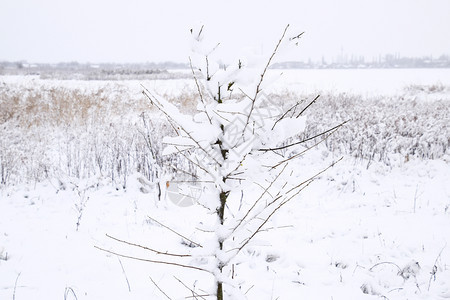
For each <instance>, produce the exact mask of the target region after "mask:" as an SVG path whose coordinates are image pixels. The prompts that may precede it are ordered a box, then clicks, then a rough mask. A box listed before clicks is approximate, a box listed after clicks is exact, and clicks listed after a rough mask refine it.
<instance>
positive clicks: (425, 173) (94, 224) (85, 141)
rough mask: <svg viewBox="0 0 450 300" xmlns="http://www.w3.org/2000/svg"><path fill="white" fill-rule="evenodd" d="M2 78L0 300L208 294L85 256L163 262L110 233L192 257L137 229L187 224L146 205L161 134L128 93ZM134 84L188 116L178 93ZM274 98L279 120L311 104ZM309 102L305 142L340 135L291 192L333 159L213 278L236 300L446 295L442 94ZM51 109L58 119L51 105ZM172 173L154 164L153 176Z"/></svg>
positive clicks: (153, 272) (169, 274)
mask: <svg viewBox="0 0 450 300" xmlns="http://www.w3.org/2000/svg"><path fill="white" fill-rule="evenodd" d="M1 81H2V82H3V85H2V88H1V90H0V94H1V95H2V97H1V98H0V99H1V101H2V103H1V105H2V106H1V107H2V110H1V116H2V124H1V125H2V127H3V128H2V133H1V140H0V143H1V144H0V146H1V147H0V151H1V152H0V153H1V155H0V159H1V164H0V165H1V168H2V172H3V173H2V176H4V177H2V178H4V182H2V184H1V189H0V193H1V194H0V196H1V197H0V299H12V298H13V297H15V299H58V298H60V299H142V298H151V299H165V298H166V297H165V296H164V295H163V294H162V292H161V291H159V289H158V288H157V287H156V286H155V285H154V284H153V283H152V281H151V279H152V280H154V281H155V282H156V283H157V285H158V287H159V288H161V289H162V290H163V291H164V292H166V293H167V294H168V295H169V296H170V297H171V298H172V299H184V298H185V297H189V296H192V295H193V293H192V291H190V290H189V289H187V288H186V287H184V286H183V284H182V283H180V282H179V281H178V280H177V279H176V278H178V279H180V280H181V281H182V282H183V283H184V284H186V285H187V286H188V287H189V288H190V289H192V290H194V291H195V293H198V294H200V295H207V294H212V293H213V292H214V291H213V290H211V288H212V287H213V277H212V276H211V275H210V274H208V273H205V272H202V271H197V270H191V269H186V268H177V267H172V266H168V265H164V264H155V263H149V262H143V261H136V260H132V259H127V258H125V257H120V256H118V255H115V254H111V253H108V252H105V251H102V250H100V249H98V248H95V247H99V248H102V249H104V250H108V251H113V252H115V253H119V254H123V255H127V256H135V257H140V258H144V259H150V260H163V259H164V256H162V255H161V254H155V253H153V252H151V251H148V250H144V249H140V248H138V247H135V246H132V245H127V244H125V243H121V242H118V241H115V240H113V239H111V238H108V237H107V236H106V234H109V235H111V236H113V237H116V238H119V239H123V240H125V241H128V242H132V243H139V244H141V245H144V246H147V247H150V248H154V249H158V250H161V251H166V250H168V251H171V252H175V253H186V252H189V251H198V249H194V250H191V248H190V247H188V246H187V245H186V243H185V242H183V239H182V238H181V237H180V236H178V235H176V234H173V233H172V232H170V231H168V230H167V229H165V228H164V227H162V226H161V225H160V224H157V223H156V222H154V221H152V220H151V219H150V218H149V217H151V218H154V219H155V220H159V221H161V222H163V223H164V224H170V225H171V227H172V228H174V229H175V230H176V231H177V232H179V233H186V234H189V233H192V232H193V231H194V230H193V229H194V228H195V227H197V226H198V222H199V220H198V219H197V216H198V215H199V213H200V212H199V211H197V210H198V209H199V208H196V207H184V208H181V207H178V206H175V205H173V203H172V202H171V201H170V200H169V199H167V197H164V195H165V192H164V190H163V199H162V200H160V201H158V200H157V195H156V189H155V184H154V182H152V181H153V180H155V178H156V176H157V171H156V169H157V168H155V167H154V166H153V165H152V164H154V163H157V162H155V161H154V160H152V158H151V157H150V154H149V148H148V147H147V146H146V142H145V140H144V139H143V138H142V137H143V134H142V133H144V134H146V133H149V134H150V136H151V137H152V142H154V149H155V150H158V149H160V148H161V144H160V142H158V140H159V139H160V138H161V136H164V135H169V134H171V129H170V126H167V124H165V123H164V122H162V121H161V118H160V117H159V116H157V115H156V114H155V112H154V111H153V110H152V109H151V108H150V109H149V105H148V102H146V101H145V99H143V98H142V97H141V95H140V92H139V89H140V87H139V83H138V82H116V83H110V82H84V81H53V82H52V81H44V80H39V79H36V78H35V79H31V80H30V79H29V78H28V77H25V78H16V77H14V78H13V77H2V79H1ZM144 85H145V86H147V85H150V86H148V87H149V88H154V89H156V90H157V91H158V88H159V89H160V90H159V91H158V92H160V93H161V94H165V95H166V96H168V97H169V98H171V99H172V101H173V102H174V103H175V104H176V105H178V106H180V107H181V108H183V109H185V110H191V109H192V107H191V106H190V103H189V99H191V97H192V96H191V95H192V94H191V92H189V91H190V89H191V88H192V87H193V85H192V82H186V81H182V80H176V81H160V82H156V81H155V82H153V81H152V82H147V83H144ZM156 87H158V88H156ZM289 87H290V86H289V85H285V86H284V88H283V90H284V91H283V92H280V91H276V90H273V91H272V94H271V93H269V95H271V96H273V97H276V96H277V95H278V97H279V99H280V101H282V100H283V102H282V103H281V105H283V107H284V108H288V107H290V105H291V104H292V103H295V101H297V100H298V99H304V100H305V103H307V102H308V101H309V100H310V99H311V94H298V93H297V92H296V91H295V90H294V89H292V90H289ZM24 90H25V91H26V92H24ZM180 91H181V93H180ZM273 93H274V94H273ZM280 93H281V95H280ZM321 94H322V96H321V98H320V99H319V101H318V102H317V103H316V104H314V105H313V106H312V107H311V111H310V112H309V116H308V117H309V120H308V122H309V123H308V125H307V126H309V127H308V129H307V130H309V131H310V132H315V131H320V130H323V128H325V127H327V126H328V125H335V124H337V123H339V122H342V121H344V120H346V119H347V118H349V119H352V122H351V123H350V124H349V125H347V126H345V127H344V128H342V129H341V130H340V131H338V132H337V133H336V134H335V135H333V136H331V137H330V138H329V139H328V140H327V141H326V142H324V143H322V144H320V145H319V147H318V148H317V149H315V150H312V151H310V152H308V153H307V154H306V155H305V156H304V157H303V158H302V159H300V160H298V161H297V164H298V165H296V167H298V168H297V173H296V174H295V176H296V178H298V180H299V182H301V181H302V179H305V178H307V177H308V173H311V174H313V173H314V172H315V171H318V170H320V169H322V168H323V167H326V166H327V165H328V164H329V163H330V162H332V161H334V160H336V159H337V158H339V157H341V156H343V157H344V159H343V160H342V161H341V162H340V163H338V164H337V165H336V166H335V167H333V168H331V169H330V170H329V171H327V172H326V173H324V174H322V175H321V176H320V177H319V178H318V179H317V180H316V181H314V182H313V184H311V185H310V186H309V187H308V188H307V189H305V190H304V191H303V192H302V193H301V194H300V196H299V197H298V199H296V200H295V201H292V202H291V203H289V204H288V205H287V206H285V207H284V208H283V210H281V211H280V214H278V215H275V217H274V219H273V220H272V221H271V222H270V224H268V225H267V226H266V228H267V230H266V231H264V232H262V233H260V234H258V236H257V238H256V239H255V241H254V242H253V243H252V245H251V246H250V247H249V249H248V251H247V252H246V253H245V255H244V259H242V261H241V262H239V263H236V265H235V266H234V270H231V269H230V270H228V272H229V273H230V275H231V273H233V274H234V277H235V278H237V279H241V280H242V281H241V286H240V290H241V291H242V292H243V293H244V294H245V295H246V296H247V298H248V299H276V298H277V297H279V298H280V299H380V298H383V297H384V298H388V299H446V298H450V281H449V279H448V278H450V269H449V266H450V248H449V246H447V242H448V237H449V236H450V226H449V225H450V189H449V187H448V182H450V172H449V165H448V164H449V156H448V149H449V136H450V134H449V129H448V126H449V125H448V124H449V122H448V118H449V109H448V107H449V106H448V105H447V104H448V101H449V93H448V88H446V87H445V86H444V87H443V88H442V89H437V91H435V89H432V88H431V86H425V87H419V86H413V87H410V88H409V90H404V91H403V92H402V94H400V95H399V94H395V95H389V96H387V97H383V96H380V95H378V96H370V97H365V96H361V95H359V96H358V94H353V93H336V92H330V91H328V92H324V93H321ZM11 95H12V96H11ZM23 95H25V96H23ZM96 98H100V99H102V100H101V101H100V103H98V101H96V100H95V99H96ZM180 98H181V101H180ZM11 99H16V102H6V101H9V100H11ZM33 99H34V100H33ZM64 99H66V100H65V101H66V104H65V105H66V107H68V108H67V109H65V110H64V109H53V108H52V105H54V104H56V103H61V101H62V100H64ZM80 99H81V100H83V99H84V100H83V101H81V100H80ZM124 99H126V100H124ZM30 100H33V101H34V102H33V101H32V103H34V105H32V106H30V105H28V104H29V103H30V102H29V101H30ZM74 101H75V104H76V105H73V104H74V103H73V102H74ZM76 101H80V102H76ZM320 101H322V102H320ZM392 101H394V103H393V102H392ZM12 103H15V104H14V105H15V106H10V105H12ZM4 104H7V105H8V107H7V109H4V107H5V106H4ZM47 104H48V105H49V107H47V108H45V109H43V107H45V105H47ZM143 111H145V112H146V115H144V117H146V118H147V119H146V120H147V122H148V124H149V125H148V126H147V127H146V126H145V125H143V124H142V120H141V119H142V117H141V116H140V114H141V113H142V112H143ZM61 112H63V114H61ZM182 164H186V162H183V161H174V160H170V158H169V159H168V160H166V161H164V162H162V165H163V166H164V167H165V168H166V170H173V169H171V168H170V167H169V165H170V166H177V165H182ZM137 171H138V172H137ZM5 174H6V175H7V176H5ZM174 176H175V177H177V176H181V174H177V173H174ZM245 196H246V197H250V198H251V197H252V195H251V194H248V195H245ZM207 234H208V233H202V232H200V231H195V234H193V235H190V236H188V238H190V239H192V240H196V239H197V238H198V239H200V238H201V237H202V236H203V235H207ZM173 245H177V246H176V247H175V248H173V247H174V246H173ZM205 251H206V250H205ZM197 259H198V258H197ZM178 260H179V261H180V262H186V261H187V262H188V263H192V261H190V259H184V258H180V259H178ZM178 260H177V261H178ZM195 265H201V261H196V262H195ZM205 267H207V266H205ZM174 276H175V277H176V278H175V277H174ZM150 278H151V279H150ZM238 297H239V295H238V294H234V295H229V298H230V299H238ZM206 298H207V297H206Z"/></svg>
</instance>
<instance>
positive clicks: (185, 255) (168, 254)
mask: <svg viewBox="0 0 450 300" xmlns="http://www.w3.org/2000/svg"><path fill="white" fill-rule="evenodd" d="M106 236H107V237H109V238H110V239H112V240H115V241H117V242H120V243H123V244H127V245H130V246H134V247H138V248H142V249H144V250H148V251H151V252H154V253H156V254H162V255H167V256H176V257H192V255H190V254H175V253H169V252H162V251H158V250H155V249H152V248H149V247H146V246H142V245H139V244H134V243H131V242H127V241H124V240H121V239H118V238H116V237H113V236H111V235H109V234H106Z"/></svg>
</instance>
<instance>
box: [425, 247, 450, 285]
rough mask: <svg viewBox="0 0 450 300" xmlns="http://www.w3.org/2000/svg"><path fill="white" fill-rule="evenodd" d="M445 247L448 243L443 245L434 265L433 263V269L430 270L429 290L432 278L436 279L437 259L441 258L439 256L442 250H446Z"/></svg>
mask: <svg viewBox="0 0 450 300" xmlns="http://www.w3.org/2000/svg"><path fill="white" fill-rule="evenodd" d="M445 247H447V243H445V246H444V247H442V249H441V251H440V252H439V254H438V256H437V257H436V259H435V261H434V265H433V269H432V271H431V272H430V274H431V276H430V280H429V281H428V291H430V286H431V279H433V277H434V280H436V273H437V261H438V260H439V257H441V254H442V252H443V251H444V249H445Z"/></svg>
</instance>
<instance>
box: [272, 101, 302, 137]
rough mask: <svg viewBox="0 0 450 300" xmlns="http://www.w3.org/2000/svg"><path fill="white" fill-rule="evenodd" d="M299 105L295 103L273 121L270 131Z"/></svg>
mask: <svg viewBox="0 0 450 300" xmlns="http://www.w3.org/2000/svg"><path fill="white" fill-rule="evenodd" d="M299 104H300V102H297V103H296V104H294V105H293V106H292V107H291V108H289V109H288V110H287V111H286V112H285V113H284V114H283V115H282V116H281V117H280V118H279V119H278V120H276V121H275V123H274V124H273V126H272V130H273V129H274V128H275V126H276V125H277V124H278V122H280V121H281V120H283V119H284V117H286V115H287V114H288V113H289V112H290V111H291V110H293V109H294V110H295V108H297V106H298V105H299Z"/></svg>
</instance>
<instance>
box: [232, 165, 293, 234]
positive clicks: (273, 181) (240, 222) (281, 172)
mask: <svg viewBox="0 0 450 300" xmlns="http://www.w3.org/2000/svg"><path fill="white" fill-rule="evenodd" d="M287 165H288V164H286V165H285V166H284V167H283V169H282V170H281V171H280V172H279V173H278V174H277V176H275V178H274V179H273V180H272V182H271V183H270V184H269V186H268V187H267V188H266V189H264V191H263V192H262V194H261V195H260V196H259V198H258V199H257V200H256V201H255V203H253V205H252V207H250V209H249V210H248V211H247V213H246V214H245V216H244V217H243V218H242V219H241V220H240V221H239V223H238V224H237V225H236V226H235V227H234V229H233V231H232V232H231V233H233V232H235V231H236V230H237V228H238V227H239V226H240V225H241V224H242V222H243V221H244V220H245V219H246V218H247V217H248V215H249V214H250V212H251V211H252V210H253V209H254V208H255V207H256V204H258V202H259V201H260V200H261V199H262V197H263V196H264V195H265V194H266V193H267V192H268V191H269V189H270V188H271V187H272V185H273V184H274V183H275V181H277V179H278V178H279V177H280V176H281V174H283V172H284V170H285V169H286V167H287Z"/></svg>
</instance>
